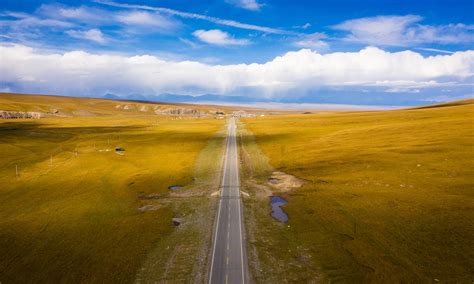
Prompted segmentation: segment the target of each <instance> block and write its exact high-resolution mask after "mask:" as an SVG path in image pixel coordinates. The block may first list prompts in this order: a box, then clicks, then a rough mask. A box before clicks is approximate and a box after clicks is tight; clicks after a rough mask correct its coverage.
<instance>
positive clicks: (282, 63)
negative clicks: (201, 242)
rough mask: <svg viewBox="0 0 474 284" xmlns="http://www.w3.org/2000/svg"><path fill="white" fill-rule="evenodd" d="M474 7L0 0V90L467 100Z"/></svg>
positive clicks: (256, 0) (250, 0)
mask: <svg viewBox="0 0 474 284" xmlns="http://www.w3.org/2000/svg"><path fill="white" fill-rule="evenodd" d="M473 10H474V1H380V0H379V1H272V0H267V1H263V0H261V1H260V0H220V1H189V0H187V1H184V0H168V1H158V0H157V1H132V0H130V1H109V0H98V1H19V0H15V1H13V0H6V1H5V0H4V1H3V2H2V5H1V6H0V43H1V46H0V48H2V53H1V54H0V56H1V57H0V63H1V65H2V66H3V67H2V66H0V71H1V73H0V83H1V86H0V89H1V90H3V91H11V92H29V93H47V94H54V95H74V96H98V97H99V96H102V95H104V94H106V93H113V94H116V95H119V96H124V97H125V96H128V95H130V94H143V95H146V96H154V95H159V94H162V93H173V94H183V95H202V94H217V95H224V96H226V95H227V96H241V97H243V98H252V100H256V99H257V100H258V98H261V99H262V100H264V101H268V100H272V101H288V102H312V103H318V102H321V103H347V104H385V105H396V104H423V103H431V102H437V101H447V100H453V99H462V98H467V97H471V96H472V95H473V81H474V80H473V73H474V52H473V51H472V49H473V42H474V19H473V12H472V11H473ZM12 66H14V67H13V68H12Z"/></svg>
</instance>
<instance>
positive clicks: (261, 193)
mask: <svg viewBox="0 0 474 284" xmlns="http://www.w3.org/2000/svg"><path fill="white" fill-rule="evenodd" d="M244 183H245V187H246V188H252V189H253V191H254V192H255V197H257V198H260V199H261V198H267V197H269V196H272V195H273V191H272V190H271V189H270V188H269V187H268V186H266V185H262V184H259V183H257V182H256V181H254V180H246V181H244Z"/></svg>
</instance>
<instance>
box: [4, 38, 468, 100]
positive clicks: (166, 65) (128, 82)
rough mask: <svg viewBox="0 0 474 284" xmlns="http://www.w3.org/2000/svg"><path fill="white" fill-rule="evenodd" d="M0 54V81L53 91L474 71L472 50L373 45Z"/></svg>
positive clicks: (367, 81)
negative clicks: (168, 53) (274, 52)
mask: <svg viewBox="0 0 474 284" xmlns="http://www.w3.org/2000/svg"><path fill="white" fill-rule="evenodd" d="M0 54H1V61H2V64H1V65H0V74H1V77H0V81H1V83H2V86H4V87H9V88H11V89H13V90H18V91H24V92H43V93H50V94H57V95H91V94H93V95H101V94H104V93H106V92H114V93H117V94H128V93H145V94H159V93H165V92H172V93H180V94H202V93H219V94H238V93H239V92H243V91H245V92H246V93H247V94H248V92H249V91H253V92H254V93H255V94H260V95H262V96H273V95H276V94H278V95H282V94H283V95H285V96H291V94H292V91H293V90H296V89H298V90H301V89H311V88H318V87H322V86H359V87H363V86H378V87H382V88H385V89H386V90H387V91H390V90H393V89H394V88H399V89H400V88H408V89H414V88H423V87H433V86H443V85H446V84H450V85H456V84H466V82H467V81H469V80H471V79H472V77H473V73H474V51H465V52H456V53H454V54H451V55H437V56H430V57H423V56H421V55H420V54H418V53H415V52H412V51H403V52H396V53H390V52H386V51H383V50H381V49H378V48H375V47H367V48H364V49H362V50H360V51H359V52H337V53H328V54H324V55H321V54H319V53H317V52H314V51H311V50H308V49H302V50H299V51H296V52H288V53H286V54H285V55H283V56H279V57H276V58H274V59H273V60H271V61H269V62H266V63H263V64H257V63H253V64H235V65H209V64H203V63H199V62H195V61H179V62H174V61H166V60H162V59H160V58H157V57H155V56H149V55H141V56H129V57H127V56H119V55H107V54H91V53H87V52H83V51H71V52H66V53H44V52H42V51H41V50H35V49H33V48H30V47H27V46H23V45H1V46H0ZM471 81H472V80H471Z"/></svg>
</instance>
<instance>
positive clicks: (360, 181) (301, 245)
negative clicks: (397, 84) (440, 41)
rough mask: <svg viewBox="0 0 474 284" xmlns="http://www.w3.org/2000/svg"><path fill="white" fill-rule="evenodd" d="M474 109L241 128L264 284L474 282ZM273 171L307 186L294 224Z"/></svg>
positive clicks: (252, 249) (271, 119)
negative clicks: (272, 193) (275, 212)
mask: <svg viewBox="0 0 474 284" xmlns="http://www.w3.org/2000/svg"><path fill="white" fill-rule="evenodd" d="M473 103H474V102H473V100H470V101H463V102H458V103H451V104H447V105H438V106H435V107H430V108H419V109H411V110H396V111H382V112H353V113H350V112H340V113H330V112H323V113H317V114H305V115H284V116H266V117H258V118H245V119H242V121H243V123H242V124H241V125H240V130H241V132H240V133H241V143H242V146H243V147H242V149H241V150H242V151H241V152H242V159H243V162H244V163H243V164H244V171H243V175H244V178H245V179H246V183H245V184H246V187H247V188H246V190H247V191H248V192H249V193H250V194H251V195H252V196H254V197H256V198H250V199H246V201H245V206H246V207H245V209H246V225H247V231H248V234H249V240H250V242H249V248H248V249H249V255H250V258H251V259H250V262H251V263H253V266H252V267H253V269H252V274H253V276H254V277H255V280H256V281H257V282H275V281H278V282H279V281H284V282H305V281H310V280H318V279H319V280H322V281H324V282H326V281H331V282H351V283H354V282H376V283H387V282H392V283H394V282H396V283H400V282H412V283H413V282H438V281H441V282H452V283H454V282H465V283H470V282H472V280H473V278H472V277H473V275H474V270H473V267H474V251H473V249H472V248H473V247H474V244H473V241H472V240H473V239H474V228H473V223H472V220H473V217H474V210H473V209H474V208H473V207H474V192H473V189H474V178H473V170H472V169H473V168H474V159H473V150H474V137H473V136H474V131H473V130H474V129H473V127H474V124H473V120H474V105H473ZM273 170H281V171H284V172H286V173H289V174H292V175H294V176H297V177H299V178H301V179H304V180H306V181H307V183H306V184H305V185H304V186H303V187H301V188H299V189H294V190H292V191H290V192H287V193H284V194H282V195H283V196H284V197H285V198H286V199H287V200H288V201H289V203H288V204H287V205H285V207H284V210H285V211H286V212H287V213H288V215H289V222H288V224H282V223H278V222H277V221H275V220H273V219H272V218H271V217H270V208H269V204H268V202H269V200H268V197H264V196H265V194H264V193H263V194H262V192H263V191H265V190H268V188H269V187H268V183H267V182H266V179H267V178H268V177H269V174H270V173H271V172H272V171H273ZM259 196H260V198H259ZM262 196H263V197H262Z"/></svg>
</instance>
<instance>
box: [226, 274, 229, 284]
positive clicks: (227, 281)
mask: <svg viewBox="0 0 474 284" xmlns="http://www.w3.org/2000/svg"><path fill="white" fill-rule="evenodd" d="M225 283H226V284H227V283H229V275H227V274H226V275H225Z"/></svg>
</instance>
